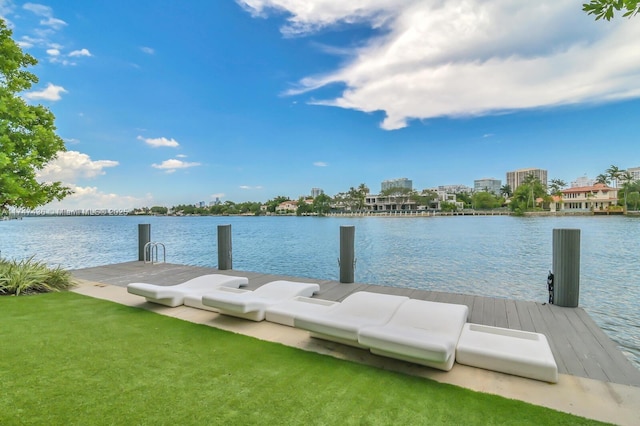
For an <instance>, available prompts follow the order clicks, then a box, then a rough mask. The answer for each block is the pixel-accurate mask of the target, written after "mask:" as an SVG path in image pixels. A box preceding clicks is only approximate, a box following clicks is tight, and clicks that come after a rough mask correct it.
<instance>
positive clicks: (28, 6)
mask: <svg viewBox="0 0 640 426" xmlns="http://www.w3.org/2000/svg"><path fill="white" fill-rule="evenodd" d="M22 8H23V9H24V10H28V11H30V12H33V13H35V14H36V15H38V16H53V10H52V9H51V8H50V7H49V6H45V5H43V4H37V3H25V4H24V5H23V6H22Z"/></svg>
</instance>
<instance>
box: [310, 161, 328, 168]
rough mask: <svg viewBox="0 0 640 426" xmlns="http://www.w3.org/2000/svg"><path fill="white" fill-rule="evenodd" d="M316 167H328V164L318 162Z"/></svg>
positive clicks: (315, 164)
mask: <svg viewBox="0 0 640 426" xmlns="http://www.w3.org/2000/svg"><path fill="white" fill-rule="evenodd" d="M313 165H314V166H316V167H327V166H328V164H327V163H325V162H324V161H316V162H315V163H313Z"/></svg>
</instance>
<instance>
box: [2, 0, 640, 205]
mask: <svg viewBox="0 0 640 426" xmlns="http://www.w3.org/2000/svg"><path fill="white" fill-rule="evenodd" d="M309 5H312V6H313V7H308V6H309ZM0 17H2V18H3V19H5V20H6V21H7V23H8V25H9V27H10V28H11V29H12V31H13V39H14V40H15V41H16V42H17V43H19V45H20V46H21V47H22V49H23V51H25V52H26V53H29V54H31V55H33V56H34V57H36V58H37V59H38V61H39V63H38V65H37V66H35V67H32V68H30V69H29V71H31V72H33V73H34V74H36V75H37V76H38V77H39V80H40V81H39V82H38V83H37V84H35V85H34V86H33V87H32V89H31V90H29V91H27V92H25V93H23V95H22V96H23V97H24V98H25V99H26V100H27V101H28V102H30V103H41V104H43V105H44V106H46V107H47V108H49V109H51V111H52V112H53V113H54V114H55V115H56V126H57V128H58V132H57V133H58V134H59V135H60V136H61V137H62V138H63V139H64V140H65V142H66V146H67V149H68V151H67V152H66V153H64V154H61V155H60V157H59V159H58V160H56V161H54V162H53V163H52V164H51V166H50V167H47V168H46V169H45V170H43V172H42V173H41V179H43V180H50V181H52V180H61V181H63V182H64V183H65V184H67V185H69V186H71V187H72V188H73V189H74V190H75V191H76V193H75V194H74V195H72V196H70V197H68V198H67V199H65V200H63V201H62V202H60V203H51V204H50V205H48V206H47V208H53V209H56V208H69V209H74V208H95V209H99V208H113V209H120V208H135V207H142V206H151V205H178V204H191V203H194V202H197V201H200V200H202V199H203V198H205V201H206V202H207V203H209V202H210V201H212V200H215V199H216V198H219V199H220V200H222V201H223V202H224V201H226V200H229V201H234V202H244V201H256V202H260V201H266V200H269V199H273V198H274V197H276V196H279V195H284V196H289V197H295V196H296V195H301V194H307V193H308V192H309V190H310V189H311V188H314V187H315V188H322V189H323V190H324V192H325V193H326V194H328V195H335V194H337V193H340V192H344V191H347V190H348V189H349V188H350V187H357V186H358V185H360V184H361V183H364V184H365V185H367V186H368V187H369V188H370V189H371V190H372V192H374V191H376V190H377V188H378V187H379V185H380V182H382V181H384V180H388V179H394V178H399V177H403V176H406V177H408V178H410V179H411V180H412V181H413V184H414V187H415V188H420V189H425V188H432V187H437V186H441V185H456V184H462V185H466V186H469V187H473V182H474V180H478V179H483V178H494V179H499V180H501V181H502V182H503V184H505V183H506V172H507V171H509V170H518V169H523V168H528V167H535V168H540V169H544V170H547V171H548V178H549V179H562V180H564V181H565V182H567V183H568V184H569V183H570V182H572V181H574V180H576V179H578V178H580V177H582V176H585V175H587V176H588V177H590V178H595V177H596V176H597V175H598V174H601V173H604V172H605V170H606V169H607V168H609V167H610V166H611V165H616V166H618V167H620V168H621V169H627V168H631V167H638V166H640V149H638V148H637V146H638V139H637V135H638V134H639V133H640V132H639V130H640V124H638V120H637V119H636V117H637V116H638V113H639V112H640V52H638V49H637V48H635V45H634V40H638V38H639V36H640V26H638V25H637V24H638V21H637V18H636V19H635V20H634V19H626V18H624V19H623V18H617V19H613V20H612V21H610V22H606V21H597V22H596V21H595V20H594V19H593V16H589V15H586V14H585V13H584V12H582V10H581V5H580V4H578V3H575V2H573V1H571V0H555V1H551V0H548V1H540V2H533V3H531V2H516V1H514V2H501V1H493V0H487V1H479V0H474V1H470V2H468V4H467V7H465V8H464V10H462V9H461V8H456V6H455V5H453V4H449V3H445V4H442V2H436V1H430V0H409V1H407V2H404V3H402V4H401V5H399V4H398V3H397V2H396V1H393V0H376V1H373V0H371V1H363V2H359V3H358V6H357V7H356V5H353V4H351V3H350V2H343V1H337V0H335V1H334V0H324V1H312V0H306V1H302V0H300V1H293V0H292V1H287V2H284V1H282V0H237V1H232V0H225V1H222V0H221V1H218V2H211V4H209V2H196V3H194V4H188V5H183V4H180V3H178V2H173V1H168V0H158V1H151V0H140V1H136V2H133V3H132V4H127V5H126V6H114V5H113V4H107V3H104V4H103V3H94V2H82V1H74V0H71V1H69V0H67V1H62V0H52V1H46V2H41V3H33V2H23V1H16V0H0Z"/></svg>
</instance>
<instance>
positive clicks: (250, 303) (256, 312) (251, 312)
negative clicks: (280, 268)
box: [202, 280, 320, 321]
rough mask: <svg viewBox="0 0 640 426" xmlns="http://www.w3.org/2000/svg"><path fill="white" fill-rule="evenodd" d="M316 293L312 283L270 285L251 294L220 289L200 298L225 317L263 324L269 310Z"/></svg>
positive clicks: (274, 283)
mask: <svg viewBox="0 0 640 426" xmlns="http://www.w3.org/2000/svg"><path fill="white" fill-rule="evenodd" d="M319 290H320V286H319V285H318V284H313V283H303V282H296V281H282V280H281V281H272V282H269V283H266V284H264V285H262V286H261V287H258V288H257V289H256V290H253V291H251V290H241V289H232V288H219V289H217V290H214V291H212V292H209V293H207V294H205V295H204V296H202V304H203V305H205V306H210V307H213V308H216V309H218V310H219V311H220V313H222V314H225V315H232V316H236V317H240V318H245V319H249V320H252V321H262V320H264V318H265V311H266V309H267V308H268V307H269V306H272V305H275V304H277V303H281V302H283V301H285V300H289V299H293V298H294V297H297V296H304V297H311V296H313V294H314V293H317V292H318V291H319Z"/></svg>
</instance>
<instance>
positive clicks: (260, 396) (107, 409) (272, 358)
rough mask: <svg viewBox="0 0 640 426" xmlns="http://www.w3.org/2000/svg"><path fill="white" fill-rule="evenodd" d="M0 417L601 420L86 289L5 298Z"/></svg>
mask: <svg viewBox="0 0 640 426" xmlns="http://www.w3.org/2000/svg"><path fill="white" fill-rule="evenodd" d="M0 321H1V323H0V389H1V392H0V424H2V425H13V424H41V425H45V424H46V425H68V424H81V425H98V424H149V425H159V424H180V425H182V424H196V425H204V424H222V423H224V424H238V425H245V424H269V425H282V424H291V425H307V424H319V425H320V424H321V425H344V424H376V425H377V424H398V425H406V424H420V425H426V424H481V425H486V424H535V425H540V424H554V425H558V424H570V425H576V424H596V422H591V421H589V420H586V419H582V418H579V417H575V416H571V415H568V414H564V413H560V412H556V411H553V410H549V409H545V408H541V407H536V406H533V405H530V404H526V403H523V402H519V401H514V400H508V399H505V398H501V397H497V396H493V395H488V394H483V393H477V392H473V391H469V390H466V389H462V388H458V387H455V386H451V385H446V384H441V383H437V382H433V381H430V380H426V379H422V378H417V377H412V376H406V375H402V374H397V373H393V372H389V371H384V370H380V369H376V368H373V367H368V366H365V365H360V364H355V363H352V362H347V361H342V360H338V359H334V358H331V357H328V356H323V355H319V354H316V353H311V352H305V351H302V350H299V349H295V348H290V347H286V346H282V345H279V344H275V343H270V342H263V341H259V340H257V339H253V338H251V337H246V336H242V335H237V334H233V333H230V332H226V331H222V330H218V329H215V328H211V327H207V326H203V325H197V324H192V323H189V322H185V321H181V320H178V319H174V318H169V317H165V316H162V315H158V314H154V313H152V312H148V311H145V310H142V309H137V308H131V307H127V306H122V305H118V304H116V303H111V302H106V301H103V300H98V299H93V298H90V297H85V296H81V295H78V294H75V293H68V292H62V293H49V294H43V295H35V296H22V297H13V296H5V297H0Z"/></svg>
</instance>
